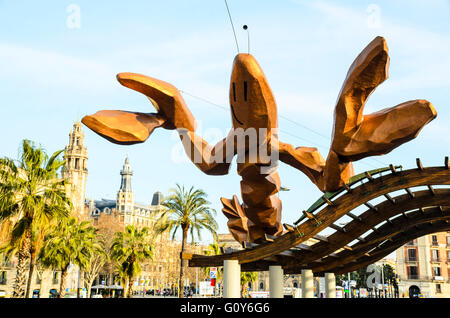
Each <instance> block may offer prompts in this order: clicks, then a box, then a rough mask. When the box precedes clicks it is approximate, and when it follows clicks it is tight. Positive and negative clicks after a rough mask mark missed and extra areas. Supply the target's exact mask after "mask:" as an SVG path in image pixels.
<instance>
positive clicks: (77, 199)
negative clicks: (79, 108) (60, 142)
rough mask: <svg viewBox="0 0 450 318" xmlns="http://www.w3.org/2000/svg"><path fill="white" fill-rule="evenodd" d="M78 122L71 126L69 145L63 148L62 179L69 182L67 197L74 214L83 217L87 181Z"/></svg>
mask: <svg viewBox="0 0 450 318" xmlns="http://www.w3.org/2000/svg"><path fill="white" fill-rule="evenodd" d="M81 128H82V126H81V123H80V122H79V121H76V122H75V123H74V124H73V129H72V131H71V132H70V133H69V144H68V145H67V146H66V148H65V153H64V159H65V164H64V168H63V170H62V176H63V178H64V179H68V180H69V186H68V187H69V188H68V189H67V190H68V195H69V197H70V199H71V200H72V204H73V209H74V211H73V212H74V214H75V215H76V216H77V217H81V218H83V217H85V211H84V202H85V195H86V181H87V175H88V170H87V159H88V156H87V148H86V147H85V146H84V132H83V131H82V130H81Z"/></svg>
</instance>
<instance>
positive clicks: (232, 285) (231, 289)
mask: <svg viewBox="0 0 450 318" xmlns="http://www.w3.org/2000/svg"><path fill="white" fill-rule="evenodd" d="M240 287H241V265H240V264H239V262H238V261H237V260H225V261H224V262H223V298H240Z"/></svg>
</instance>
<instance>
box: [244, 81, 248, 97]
mask: <svg viewBox="0 0 450 318" xmlns="http://www.w3.org/2000/svg"><path fill="white" fill-rule="evenodd" d="M244 100H245V101H247V82H244Z"/></svg>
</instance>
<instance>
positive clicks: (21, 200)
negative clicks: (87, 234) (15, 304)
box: [0, 140, 71, 297]
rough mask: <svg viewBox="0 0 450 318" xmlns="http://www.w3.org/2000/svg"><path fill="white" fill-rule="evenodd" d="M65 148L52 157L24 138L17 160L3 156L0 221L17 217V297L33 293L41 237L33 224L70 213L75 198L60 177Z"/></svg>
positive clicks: (12, 240)
mask: <svg viewBox="0 0 450 318" xmlns="http://www.w3.org/2000/svg"><path fill="white" fill-rule="evenodd" d="M62 152H63V151H62V150H60V151H57V152H55V153H53V154H52V155H51V156H50V158H49V157H48V156H47V154H46V153H45V151H44V150H43V149H42V148H40V147H36V146H35V145H34V144H33V143H32V142H31V141H29V140H24V141H23V143H22V148H21V153H20V159H19V160H18V161H17V162H16V161H15V160H12V159H9V158H1V159H0V222H4V221H5V220H13V222H14V226H13V228H12V231H11V237H10V242H9V244H10V245H13V246H18V247H19V248H18V252H17V258H18V264H17V273H16V279H15V282H14V288H13V297H26V296H27V295H29V293H30V287H31V280H32V276H33V272H34V268H35V265H36V256H37V254H38V251H39V246H37V245H36V244H35V242H38V241H39V239H35V240H33V237H32V236H33V228H39V227H40V226H42V225H45V224H48V223H50V222H51V220H54V219H62V218H65V217H67V215H68V214H69V211H70V207H71V202H70V199H69V198H68V197H67V196H66V191H65V181H64V180H62V179H60V178H58V171H59V170H60V168H61V167H62V166H63V164H64V161H62V160H59V159H58V157H59V156H60V154H61V153H62ZM27 267H28V270H29V273H28V280H27V276H26V272H27Z"/></svg>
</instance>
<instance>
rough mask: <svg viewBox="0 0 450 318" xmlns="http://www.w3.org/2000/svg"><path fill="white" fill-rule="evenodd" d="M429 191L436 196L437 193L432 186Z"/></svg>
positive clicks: (429, 186)
mask: <svg viewBox="0 0 450 318" xmlns="http://www.w3.org/2000/svg"><path fill="white" fill-rule="evenodd" d="M428 189H430V192H431V193H432V194H433V195H436V191H434V188H433V186H432V185H431V184H429V185H428Z"/></svg>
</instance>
